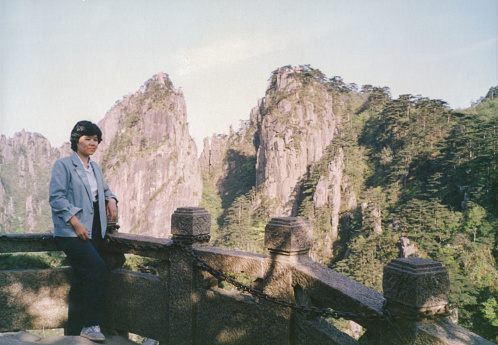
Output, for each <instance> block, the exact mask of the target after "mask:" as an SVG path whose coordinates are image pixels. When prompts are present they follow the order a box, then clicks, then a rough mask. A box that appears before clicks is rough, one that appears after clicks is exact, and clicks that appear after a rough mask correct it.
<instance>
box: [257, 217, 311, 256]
mask: <svg viewBox="0 0 498 345" xmlns="http://www.w3.org/2000/svg"><path fill="white" fill-rule="evenodd" d="M265 247H266V248H267V249H268V250H269V251H270V253H271V254H272V255H274V256H277V258H279V259H284V260H285V257H294V259H299V258H302V257H303V256H304V257H306V258H307V257H308V253H309V251H310V250H311V248H312V247H313V227H312V226H311V224H310V223H308V222H307V221H306V220H304V219H302V218H297V217H278V218H273V219H272V220H271V221H270V222H269V223H268V224H267V225H266V228H265ZM287 261H288V260H287ZM291 261H292V260H291Z"/></svg>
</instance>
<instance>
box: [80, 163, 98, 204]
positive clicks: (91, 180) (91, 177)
mask: <svg viewBox="0 0 498 345" xmlns="http://www.w3.org/2000/svg"><path fill="white" fill-rule="evenodd" d="M78 158H79V159H80V161H81V164H83V169H85V172H86V177H87V178H88V184H89V185H90V190H91V191H92V201H93V202H96V201H97V192H98V187H97V178H96V177H95V172H94V171H93V167H92V164H91V163H90V162H91V159H90V157H88V169H87V168H86V167H85V163H83V161H82V160H81V157H80V156H78Z"/></svg>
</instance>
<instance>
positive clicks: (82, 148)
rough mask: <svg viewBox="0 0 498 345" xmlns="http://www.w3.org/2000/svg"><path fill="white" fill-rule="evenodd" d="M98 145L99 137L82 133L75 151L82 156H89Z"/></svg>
mask: <svg viewBox="0 0 498 345" xmlns="http://www.w3.org/2000/svg"><path fill="white" fill-rule="evenodd" d="M98 146H99V138H98V137H97V136H96V135H94V136H92V137H90V136H88V135H83V136H82V137H81V138H80V140H79V141H78V146H77V149H78V150H77V152H78V153H80V154H82V155H83V156H91V155H93V154H94V153H95V151H96V150H97V147H98Z"/></svg>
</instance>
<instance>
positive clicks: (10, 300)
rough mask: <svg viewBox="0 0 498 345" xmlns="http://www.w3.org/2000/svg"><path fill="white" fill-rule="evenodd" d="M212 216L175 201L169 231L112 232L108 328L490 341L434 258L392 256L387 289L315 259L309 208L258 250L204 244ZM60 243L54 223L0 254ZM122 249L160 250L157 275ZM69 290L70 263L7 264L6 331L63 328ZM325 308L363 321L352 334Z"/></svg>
mask: <svg viewBox="0 0 498 345" xmlns="http://www.w3.org/2000/svg"><path fill="white" fill-rule="evenodd" d="M210 218H211V217H210V214H209V213H208V212H207V211H206V210H204V209H203V208H198V207H188V208H180V209H178V210H177V211H175V213H174V214H173V216H172V229H171V230H172V234H173V238H172V239H158V238H152V237H146V236H139V235H130V234H124V233H118V232H111V233H110V234H109V235H108V239H107V242H108V243H107V245H106V253H105V260H106V262H107V266H108V268H109V287H108V306H107V307H108V314H109V324H108V325H107V329H108V330H109V332H117V333H121V334H122V333H128V332H129V333H135V334H139V335H142V336H144V337H148V338H152V339H157V340H159V342H160V343H161V344H189V345H190V344H258V345H259V344H289V345H294V344H313V345H316V344H387V345H389V344H492V343H491V342H488V341H486V340H484V339H482V338H480V337H479V336H477V335H475V334H473V333H471V332H469V331H467V330H465V329H463V328H461V327H459V326H457V325H456V324H453V323H451V322H450V321H449V320H448V318H447V317H444V316H442V315H441V314H445V312H446V311H447V305H448V292H449V279H448V274H447V273H446V270H445V268H444V267H443V266H442V265H441V264H440V263H438V262H435V261H430V260H425V259H420V258H402V259H395V260H393V261H391V262H390V263H389V264H388V265H387V266H386V267H385V269H384V295H382V294H380V293H379V292H377V291H375V290H373V289H370V288H368V287H366V286H364V285H362V284H360V283H358V282H356V281H355V280H352V279H350V278H348V277H346V276H344V275H342V274H339V273H337V272H335V271H333V270H331V269H329V268H327V267H325V266H323V265H321V264H318V263H316V262H314V261H312V260H311V259H310V258H309V256H308V253H309V250H310V249H311V247H312V243H313V238H312V228H311V226H310V225H309V223H307V222H306V221H304V220H303V219H300V218H290V217H288V218H274V219H272V220H271V221H270V222H269V223H268V225H267V226H266V233H265V246H266V248H267V249H268V250H269V255H258V254H251V253H246V252H240V251H233V250H226V249H220V248H214V247H209V246H208V243H207V242H208V241H207V239H208V235H209V229H210V222H211V219H210ZM56 250H57V248H56V245H55V242H54V241H53V239H52V238H51V236H50V234H41V235H40V234H35V235H30V234H25V235H2V236H0V253H13V252H40V251H56ZM126 253H129V254H136V255H140V256H144V257H149V258H155V259H158V260H159V263H160V264H159V267H158V275H152V274H146V273H138V272H131V271H128V270H124V269H122V265H123V263H124V255H123V254H126ZM209 272H211V273H209ZM222 272H225V273H227V274H230V275H235V276H240V275H243V276H244V277H245V280H249V281H250V282H249V283H246V286H247V290H249V291H248V292H247V291H246V292H236V291H228V290H225V289H221V288H219V287H218V285H219V280H220V279H223V277H226V275H224V273H222ZM213 274H214V275H213ZM68 291H69V271H68V269H29V270H11V271H0V332H7V331H16V330H25V329H41V328H60V327H64V325H65V322H66V319H67V295H68ZM328 308H330V309H328ZM321 315H322V316H323V315H329V316H332V317H336V318H337V317H345V318H347V319H350V320H353V321H355V322H356V323H358V324H360V325H361V326H363V327H364V328H365V329H366V331H365V333H364V334H363V335H362V336H361V338H360V340H359V341H357V340H355V339H354V338H352V337H350V336H348V335H346V334H345V333H342V332H340V331H339V330H338V329H337V328H335V327H334V326H332V325H331V324H330V323H328V322H326V321H325V319H324V318H322V317H321ZM434 315H436V317H432V316H434Z"/></svg>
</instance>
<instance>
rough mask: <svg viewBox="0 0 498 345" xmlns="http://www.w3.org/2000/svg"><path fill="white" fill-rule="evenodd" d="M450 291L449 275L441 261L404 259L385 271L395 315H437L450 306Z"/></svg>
mask: <svg viewBox="0 0 498 345" xmlns="http://www.w3.org/2000/svg"><path fill="white" fill-rule="evenodd" d="M449 287H450V280H449V277H448V273H447V272H446V269H445V268H444V266H443V265H441V263H439V262H437V261H432V260H427V259H422V258H415V257H412V258H401V259H394V260H392V261H391V262H390V263H388V264H387V265H386V266H385V267H384V279H383V290H384V297H385V298H386V299H387V301H388V307H389V308H390V309H391V310H392V311H394V312H396V311H405V312H413V313H418V312H429V313H430V312H437V311H438V310H440V309H442V308H444V307H445V306H446V305H447V304H448V299H449Z"/></svg>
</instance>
